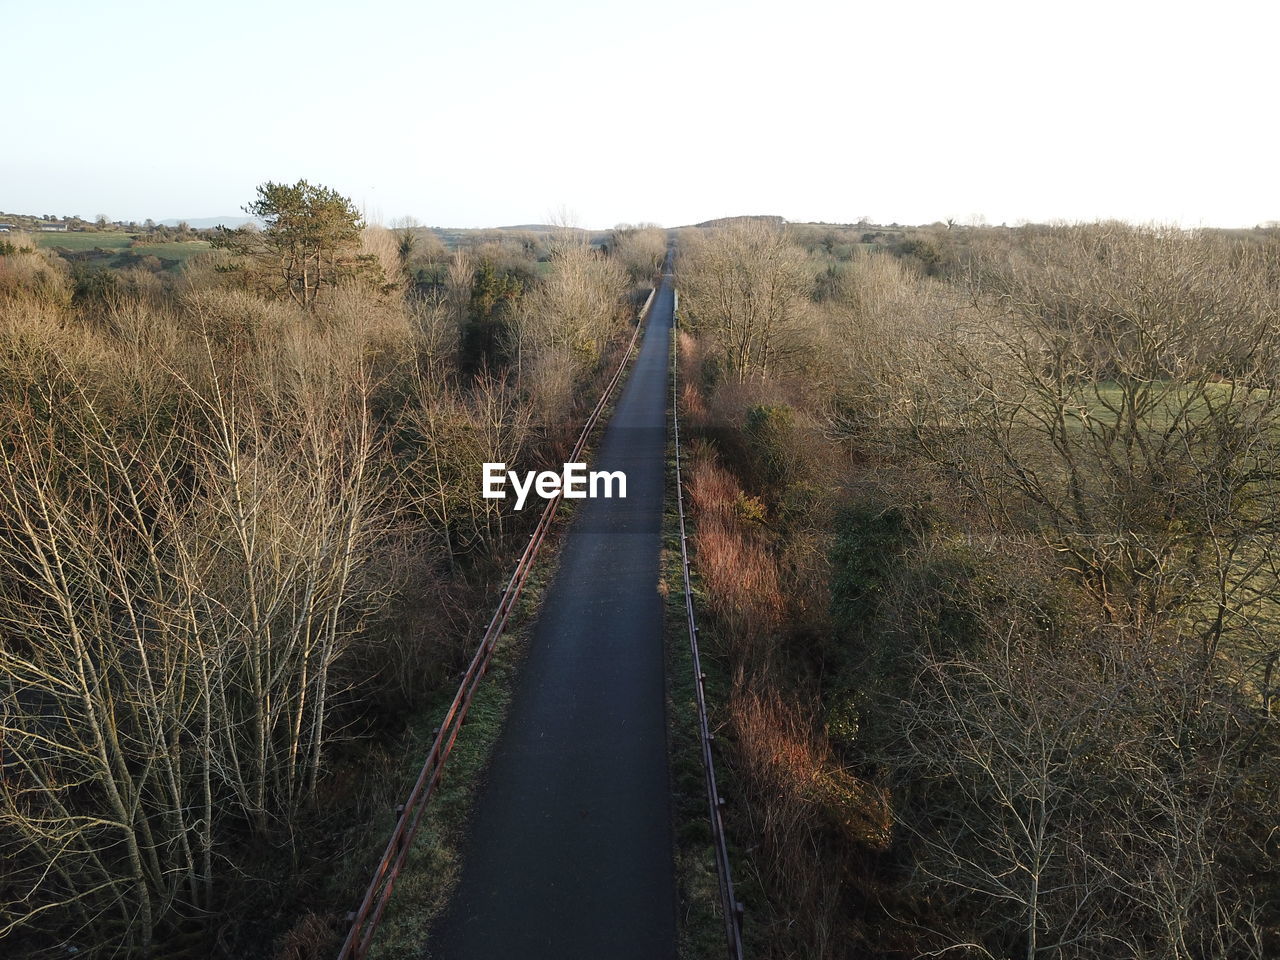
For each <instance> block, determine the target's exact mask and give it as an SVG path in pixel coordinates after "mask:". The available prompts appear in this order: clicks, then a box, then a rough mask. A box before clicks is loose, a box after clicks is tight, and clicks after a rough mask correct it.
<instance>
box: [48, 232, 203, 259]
mask: <svg viewBox="0 0 1280 960" xmlns="http://www.w3.org/2000/svg"><path fill="white" fill-rule="evenodd" d="M33 236H34V237H35V239H36V242H37V243H38V244H39V245H40V246H41V247H43V248H45V249H48V250H57V251H59V252H65V253H68V254H72V255H75V254H85V253H92V252H94V251H101V255H100V256H99V257H94V258H93V261H94V262H100V264H101V265H102V266H110V267H118V266H127V265H128V263H127V262H122V261H124V260H126V259H127V258H126V257H122V255H128V254H135V255H137V256H140V257H148V256H150V257H158V258H159V259H161V260H166V261H171V262H173V264H174V265H180V264H182V263H185V262H186V261H187V259H188V258H190V257H193V256H195V255H196V254H197V253H204V252H205V251H206V250H210V249H212V248H211V247H210V245H209V243H208V241H205V240H187V241H182V242H167V243H139V244H137V245H135V244H134V240H133V237H132V236H131V235H130V234H127V233H110V232H104V233H36V234H33ZM166 265H168V264H166Z"/></svg>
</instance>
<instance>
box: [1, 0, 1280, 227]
mask: <svg viewBox="0 0 1280 960" xmlns="http://www.w3.org/2000/svg"><path fill="white" fill-rule="evenodd" d="M0 38H3V45H2V46H3V50H4V69H3V74H4V77H5V81H6V83H5V86H6V89H7V95H6V97H5V99H4V108H3V123H2V124H0V130H2V131H3V132H2V133H0V210H5V211H8V212H20V213H37V214H42V213H54V214H57V215H66V214H79V215H81V216H85V217H92V216H94V215H96V214H98V213H106V214H108V215H110V216H111V217H112V218H123V219H138V220H141V219H144V218H146V217H154V218H155V219H157V220H159V219H164V218H168V217H188V218H195V217H204V216H220V215H227V214H234V213H237V212H238V211H239V208H240V207H241V206H242V205H243V204H244V203H246V202H248V201H249V200H250V199H251V198H252V196H253V188H254V186H255V185H257V184H258V183H260V182H262V181H264V180H268V179H274V180H295V179H297V178H299V177H306V178H307V179H310V180H312V181H313V182H320V183H323V184H326V185H328V186H332V187H335V188H337V189H338V190H340V191H342V192H343V193H346V194H347V195H349V196H351V197H352V198H353V199H354V200H355V201H356V202H357V203H359V204H361V205H363V206H364V208H365V209H366V210H367V211H368V213H369V215H370V216H371V217H374V218H381V219H382V220H384V221H390V220H392V219H394V218H396V217H400V216H404V215H411V216H414V217H416V218H418V220H420V221H421V222H423V223H425V224H432V225H449V226H491V225H498V224H512V223H526V222H537V221H544V220H546V219H547V218H548V217H549V216H551V215H553V214H555V213H557V212H559V211H562V210H563V211H567V212H569V213H570V214H571V216H572V218H573V219H574V220H575V222H577V223H579V224H581V225H583V226H593V227H601V226H610V225H612V224H614V223H617V222H621V221H642V220H643V221H654V222H658V223H662V224H666V225H678V224H682V223H690V222H696V221H699V220H703V219H708V218H711V217H719V216H726V215H733V214H741V213H768V214H780V215H782V216H785V217H787V218H789V219H792V220H808V219H816V220H828V221H854V220H857V219H858V218H859V217H860V216H862V215H864V214H865V215H868V216H870V217H871V218H872V219H874V220H879V221H883V222H890V221H898V222H902V223H918V222H929V221H933V220H937V219H943V218H946V217H956V218H958V219H962V220H967V219H969V218H970V217H971V216H973V215H975V214H980V215H982V216H985V217H986V218H987V219H988V220H989V221H991V222H993V223H999V222H1002V221H1008V222H1010V223H1013V222H1016V221H1018V220H1023V219H1030V220H1042V219H1051V218H1054V219H1057V218H1062V219H1093V218H1097V217H1121V218H1125V219H1130V220H1140V221H1147V220H1158V221H1166V222H1167V221H1179V222H1182V223H1184V224H1188V225H1195V224H1200V223H1205V224H1213V225H1252V224H1255V223H1258V222H1260V221H1265V220H1275V219H1280V165H1278V164H1277V155H1278V152H1280V151H1278V148H1280V74H1277V72H1276V64H1277V56H1278V55H1280V11H1278V10H1277V4H1275V3H1273V2H1267V0H1252V2H1236V0H1225V2H1224V0H1217V2H1212V3H1204V2H1199V3H1196V4H1187V3H1180V2H1177V0H1166V2H1163V3H1134V2H1126V0H1110V2H1104V3H1097V2H1092V0H1085V2H1060V3H1056V4H1047V3H1043V2H1037V0H1023V2H1018V3H997V2H972V3H965V2H943V3H938V2H932V0H914V2H901V0H877V2H875V3H865V2H831V0H771V2H767V3H766V2H757V0H737V2H725V0H652V2H643V3H642V2H631V3H626V4H623V3H617V2H613V0H593V2H591V0H457V2H441V0H418V2H411V0H364V2H360V0H346V2H328V0H307V2H299V0H283V2H282V0H252V2H245V0H208V2H201V3H196V2H186V0H178V2H175V0H163V2H157V0H90V2H85V0H60V2H52V0H49V2H44V0H41V2H34V3H33V2H31V0H0Z"/></svg>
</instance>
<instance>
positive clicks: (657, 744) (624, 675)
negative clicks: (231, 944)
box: [428, 282, 676, 960]
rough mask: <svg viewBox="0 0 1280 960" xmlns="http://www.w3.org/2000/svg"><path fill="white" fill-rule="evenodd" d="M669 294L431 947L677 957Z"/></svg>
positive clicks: (659, 307) (596, 957) (454, 959)
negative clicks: (665, 504) (662, 555)
mask: <svg viewBox="0 0 1280 960" xmlns="http://www.w3.org/2000/svg"><path fill="white" fill-rule="evenodd" d="M671 313H672V293H671V287H670V285H669V283H665V282H664V283H663V285H662V287H661V288H660V289H659V291H658V293H657V295H656V296H655V297H654V305H653V310H652V313H651V315H650V319H649V327H648V330H647V331H646V333H645V336H644V341H643V345H642V347H641V350H640V353H639V356H638V358H637V361H636V365H635V369H634V370H633V372H632V374H631V378H630V381H629V382H628V383H627V386H626V389H625V390H624V392H623V394H622V397H621V399H620V400H619V403H618V406H617V410H616V412H615V414H614V416H613V420H612V421H611V422H610V424H609V427H608V429H607V431H606V433H605V436H604V439H603V441H602V443H601V446H600V451H599V456H598V457H597V458H596V459H595V461H594V462H593V463H592V464H591V465H590V466H591V469H602V470H624V471H625V472H626V475H627V498H626V499H625V500H616V499H615V500H604V499H598V500H582V501H579V509H578V513H577V515H576V516H575V517H574V521H573V526H572V528H571V529H570V531H569V533H568V536H567V539H566V541H565V543H564V547H563V551H562V554H561V559H560V568H559V572H558V573H557V575H556V579H555V582H554V583H553V584H552V586H551V588H550V590H549V591H548V593H547V595H546V597H545V599H544V601H543V606H542V612H541V614H540V616H539V620H538V623H537V625H536V626H535V628H534V633H533V637H532V640H531V643H530V647H529V653H528V657H527V659H526V661H525V663H524V665H523V667H522V668H521V671H520V674H519V680H518V685H517V688H516V690H515V693H514V696H513V698H512V703H511V710H510V713H509V715H508V717H507V722H506V726H505V728H504V730H503V733H502V735H501V737H500V738H499V740H498V744H497V746H496V748H495V752H494V757H493V761H492V763H491V765H490V767H489V771H488V775H487V777H486V780H485V783H484V785H483V786H482V788H481V791H480V794H479V797H478V798H477V803H476V808H475V811H474V816H473V819H472V824H471V835H470V839H469V841H468V843H467V845H466V847H465V849H464V851H463V869H462V876H461V880H460V883H459V886H458V890H457V892H456V893H455V895H454V898H453V902H452V903H451V905H450V907H449V908H448V910H446V912H445V915H444V917H443V918H442V920H441V922H440V923H439V924H437V928H436V929H435V930H434V931H433V934H432V936H431V939H430V943H429V946H428V953H429V955H430V956H431V957H432V958H433V960H499V958H511V960H630V958H635V960H668V958H674V957H675V953H676V947H675V921H676V894H675V880H674V868H673V861H672V836H671V809H670V785H669V780H668V772H667V740H666V712H665V710H666V708H665V693H664V683H663V669H664V668H663V647H662V604H661V600H660V599H659V597H658V593H657V581H658V552H659V547H660V541H661V527H662V499H663V492H664V490H663V488H664V476H663V471H664V454H665V443H666V396H667V363H668V345H669V343H670V339H671Z"/></svg>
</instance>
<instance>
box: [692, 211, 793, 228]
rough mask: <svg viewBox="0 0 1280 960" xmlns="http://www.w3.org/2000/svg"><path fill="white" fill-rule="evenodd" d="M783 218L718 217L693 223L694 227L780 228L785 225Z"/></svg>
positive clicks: (764, 216) (761, 216) (763, 216)
mask: <svg viewBox="0 0 1280 960" xmlns="http://www.w3.org/2000/svg"><path fill="white" fill-rule="evenodd" d="M786 222H787V221H786V218H785V217H773V216H766V215H763V214H762V215H760V216H748V217H720V218H718V219H716V220H703V221H702V223H695V224H694V226H695V227H727V226H730V225H732V224H735V223H767V224H771V225H773V226H777V227H780V226H782V225H783V224H784V223H786Z"/></svg>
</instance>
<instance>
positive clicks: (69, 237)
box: [31, 232, 133, 253]
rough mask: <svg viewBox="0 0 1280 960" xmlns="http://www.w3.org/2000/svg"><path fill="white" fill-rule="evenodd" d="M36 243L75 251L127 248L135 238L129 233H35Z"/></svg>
mask: <svg viewBox="0 0 1280 960" xmlns="http://www.w3.org/2000/svg"><path fill="white" fill-rule="evenodd" d="M31 236H33V237H34V238H35V241H36V243H37V244H38V245H39V246H41V247H46V248H51V249H57V250H70V251H72V252H73V253H76V252H79V251H82V250H93V249H95V248H97V247H101V248H102V249H103V250H127V249H128V248H129V244H130V243H132V242H133V238H132V237H131V236H130V235H129V234H127V233H110V232H104V233H33V234H31Z"/></svg>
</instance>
